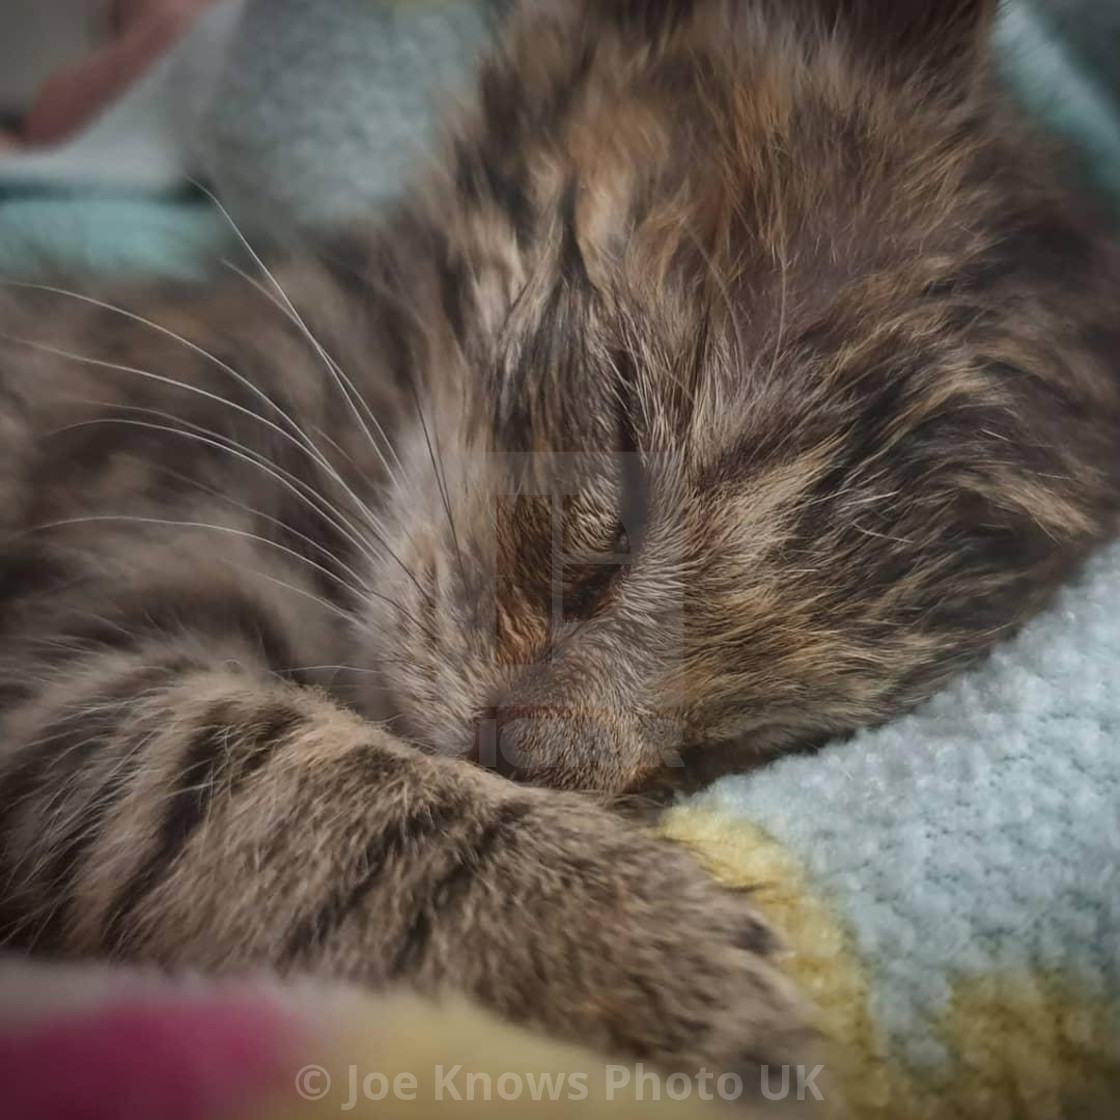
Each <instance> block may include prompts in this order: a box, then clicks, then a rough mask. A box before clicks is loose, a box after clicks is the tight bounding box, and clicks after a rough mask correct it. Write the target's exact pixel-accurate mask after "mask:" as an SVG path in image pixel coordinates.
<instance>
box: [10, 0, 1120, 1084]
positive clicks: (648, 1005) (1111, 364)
mask: <svg viewBox="0 0 1120 1120" xmlns="http://www.w3.org/2000/svg"><path fill="white" fill-rule="evenodd" d="M526 7H527V8H528V11H527V12H525V13H523V15H522V16H521V22H520V24H519V25H518V28H519V29H515V30H514V31H513V32H512V34H511V37H510V39H509V42H508V45H507V46H506V48H505V49H504V50H502V51H500V52H498V53H497V54H496V55H495V57H494V58H493V59H492V60H491V61H490V62H489V64H488V65H487V67H486V69H485V72H484V74H483V76H482V79H481V96H480V108H479V111H478V112H477V113H476V114H474V115H473V116H471V117H469V118H468V119H467V120H465V121H464V122H462V123H461V125H460V126H459V127H458V129H457V131H456V132H455V134H454V139H453V141H452V142H451V144H450V146H449V151H448V156H447V160H446V162H445V164H444V167H445V174H444V175H442V176H441V177H437V178H436V179H435V180H434V181H432V182H430V183H429V184H428V186H427V188H426V190H425V192H424V193H422V194H420V195H417V196H415V197H413V198H412V199H411V200H410V201H409V202H408V203H407V204H406V205H404V206H402V207H401V209H400V210H399V212H397V213H396V214H395V215H393V216H391V217H390V218H389V219H388V220H386V221H385V222H383V223H382V224H381V225H379V226H377V227H370V228H362V229H354V230H350V231H348V232H346V233H345V234H344V235H339V236H337V237H335V238H333V239H331V240H329V241H326V242H324V243H322V244H320V245H318V246H316V247H315V248H313V249H305V250H303V251H301V252H300V253H297V254H294V255H291V256H289V257H285V258H283V259H277V260H273V261H270V262H269V264H270V266H271V267H272V269H273V271H274V274H275V276H276V280H277V282H278V287H274V286H273V284H272V283H271V281H270V280H269V279H268V278H267V277H266V276H265V275H264V274H263V273H253V274H249V275H236V274H233V273H229V272H228V271H227V274H226V275H224V276H223V277H216V278H214V280H213V282H212V283H211V284H209V285H204V286H201V287H186V286H184V287H178V286H165V287H163V288H159V289H157V288H156V287H154V286H147V287H145V288H143V289H141V290H136V291H131V292H128V291H124V292H120V291H117V292H114V293H113V295H112V297H111V298H112V304H113V306H112V307H109V306H105V305H104V304H102V303H101V302H100V301H97V302H90V297H82V296H79V295H74V294H66V293H62V292H58V291H49V290H43V289H39V290H26V289H25V290H22V291H14V290H12V289H10V288H9V289H7V290H6V292H7V294H5V295H4V296H3V297H2V298H3V301H4V302H3V304H2V314H0V321H2V329H3V331H4V333H5V336H6V337H8V339H9V341H8V342H7V343H5V344H4V348H3V350H2V351H0V391H2V394H3V396H2V401H0V426H2V431H0V435H2V437H3V438H2V440H0V518H2V522H0V532H2V536H0V564H2V576H0V578H2V589H3V599H2V600H0V627H2V637H0V689H2V693H0V699H2V702H3V716H2V719H3V726H2V730H0V734H2V740H0V752H2V753H0V829H2V833H0V835H2V838H3V839H2V849H0V872H2V875H3V879H2V882H3V884H4V894H3V911H2V913H0V919H2V922H3V925H2V927H0V936H2V937H3V938H4V939H6V940H7V942H8V943H9V944H11V945H14V946H20V947H24V948H30V949H33V950H36V951H38V952H42V953H56V954H66V955H69V956H98V957H108V958H138V959H148V960H154V961H157V962H160V963H162V964H165V965H168V966H198V967H202V968H205V969H207V970H211V971H226V970H236V969H241V968H245V967H249V966H253V965H259V964H266V965H269V966H271V967H274V968H275V969H278V970H280V971H281V972H292V971H307V970H311V971H321V972H326V973H331V974H336V975H342V976H345V977H349V978H353V979H356V980H358V981H362V982H368V983H371V984H387V983H394V982H402V983H407V984H408V985H411V986H413V987H415V988H417V989H419V990H421V991H424V992H439V991H441V990H446V989H449V988H453V989H457V990H459V991H462V992H465V993H468V994H469V995H471V996H473V997H475V998H477V999H479V1000H481V1001H483V1002H485V1003H486V1004H488V1005H489V1006H491V1007H493V1008H495V1009H497V1010H498V1011H500V1012H502V1013H504V1014H505V1015H507V1016H509V1017H511V1018H513V1019H516V1020H521V1021H530V1022H534V1023H536V1024H539V1025H541V1026H543V1027H544V1028H546V1029H548V1030H550V1031H553V1032H555V1033H557V1034H560V1035H564V1036H568V1037H574V1038H576V1039H579V1040H581V1041H583V1042H585V1043H590V1044H593V1045H596V1046H598V1047H600V1048H602V1049H603V1050H607V1051H613V1052H617V1053H620V1054H625V1055H630V1056H633V1057H639V1058H643V1059H652V1060H655V1061H659V1062H661V1063H663V1064H665V1065H667V1066H670V1067H673V1068H678V1069H680V1068H683V1069H688V1068H694V1067H698V1066H700V1065H707V1066H709V1067H710V1068H720V1069H736V1070H743V1071H747V1072H748V1073H749V1071H750V1070H752V1069H753V1068H755V1067H756V1066H758V1065H759V1064H761V1063H764V1062H771V1063H775V1062H780V1061H782V1060H784V1059H786V1058H788V1057H789V1056H790V1055H793V1054H795V1053H797V1052H798V1051H799V1048H800V1046H801V1045H802V1043H803V1041H804V1037H805V1034H804V1032H803V1030H802V1028H801V1027H800V1025H799V1023H800V1019H799V1012H798V1011H797V1009H796V1000H795V999H794V997H793V996H792V995H791V994H790V992H789V991H788V990H787V987H786V985H785V983H784V982H783V981H782V980H781V979H780V976H779V974H778V972H777V971H776V970H775V969H774V967H773V965H772V964H771V963H770V960H769V959H768V957H769V955H770V953H771V950H772V948H773V944H774V942H773V939H772V937H771V935H770V934H769V932H768V931H767V930H766V928H765V927H764V925H763V924H762V923H761V922H760V921H759V920H758V919H757V917H756V916H755V914H754V911H753V910H752V908H751V906H750V904H749V901H748V900H747V899H746V898H744V897H742V896H740V895H735V894H731V893H727V892H724V891H722V890H721V889H720V888H718V887H717V886H716V885H715V884H714V883H713V882H712V881H711V880H709V879H708V878H707V877H706V875H705V874H704V873H703V872H702V871H701V870H700V869H699V868H698V866H697V864H696V863H695V862H694V860H693V859H692V858H691V857H690V856H689V855H688V854H687V853H685V852H684V851H681V850H678V849H675V848H673V847H669V846H667V845H665V844H663V843H661V842H659V841H656V840H654V839H652V838H650V837H649V836H648V835H647V834H646V833H645V832H643V831H642V830H640V829H639V828H637V827H635V826H633V825H631V824H629V823H626V822H625V821H623V820H622V819H621V818H620V817H617V816H615V815H612V814H611V813H610V812H608V811H607V809H606V808H604V807H601V805H599V804H598V803H597V802H596V801H594V800H589V799H587V797H586V796H581V795H580V794H579V793H577V792H556V790H555V788H553V789H548V788H545V787H562V788H563V789H567V790H571V791H580V790H582V791H598V792H599V793H600V794H602V793H610V794H615V793H621V792H627V791H631V790H634V789H638V788H641V787H643V786H646V785H648V784H649V783H650V782H652V781H654V780H656V779H657V778H658V776H659V775H660V774H661V773H662V772H663V770H664V768H665V762H666V761H675V756H676V755H677V754H681V755H683V756H686V757H687V756H698V760H699V761H701V762H702V759H703V757H704V756H705V754H708V755H709V756H711V752H712V751H714V750H715V749H716V747H717V745H719V744H724V745H726V744H732V745H734V747H735V749H736V750H738V751H739V752H742V751H749V752H752V753H753V755H754V756H755V757H757V756H758V755H759V754H760V753H767V752H772V751H776V750H780V749H786V748H791V747H796V746H799V745H803V744H805V743H809V742H812V741H814V740H816V739H817V738H819V737H821V736H824V735H829V734H834V733H840V732H845V731H848V730H850V729H854V728H857V727H860V726H862V725H865V724H869V723H873V722H876V721H880V720H883V719H885V718H887V717H889V716H891V715H892V714H894V713H896V712H899V711H901V710H904V709H906V708H908V707H910V706H911V705H913V704H914V703H916V702H917V701H919V700H920V699H922V698H923V697H925V696H927V695H928V694H929V693H930V692H931V690H933V689H935V688H937V687H938V686H939V685H940V684H941V682H943V681H944V680H945V679H946V678H947V677H948V676H949V675H950V674H952V673H953V672H955V671H957V670H958V669H959V668H960V667H961V666H963V665H965V664H967V663H968V662H969V661H970V660H971V659H972V658H974V657H975V656H976V655H978V654H979V653H981V652H982V651H984V650H986V649H987V648H989V647H990V646H991V645H992V643H993V642H995V641H996V640H998V639H999V638H1001V637H1002V636H1004V635H1006V634H1008V633H1010V632H1011V631H1013V630H1014V628H1015V627H1016V626H1018V625H1019V624H1020V623H1021V622H1022V621H1023V620H1024V619H1026V618H1027V617H1029V616H1030V615H1031V613H1032V612H1034V611H1035V610H1037V609H1038V607H1039V606H1040V605H1041V604H1042V603H1044V602H1045V601H1046V599H1047V596H1048V595H1049V594H1050V593H1051V591H1052V590H1053V588H1054V587H1055V585H1056V584H1057V583H1058V581H1059V580H1061V579H1062V577H1063V576H1064V575H1065V574H1066V573H1067V572H1068V571H1069V569H1070V568H1071V566H1072V565H1074V564H1076V563H1077V562H1078V560H1079V559H1081V558H1082V557H1083V556H1084V555H1085V553H1086V551H1087V550H1088V549H1089V548H1090V547H1091V546H1092V545H1093V544H1094V543H1095V542H1097V541H1099V540H1101V539H1102V538H1103V537H1105V536H1106V535H1107V534H1108V533H1109V532H1111V530H1112V528H1113V523H1114V518H1115V514H1116V509H1117V498H1118V484H1120V456H1118V455H1117V451H1116V448H1117V439H1118V437H1120V376H1118V371H1117V368H1116V365H1117V361H1118V355H1120V328H1118V327H1117V323H1118V322H1120V319H1118V317H1117V315H1116V306H1117V294H1118V293H1120V265H1118V259H1117V250H1116V247H1115V246H1114V245H1113V244H1111V243H1110V242H1109V240H1108V238H1107V236H1106V234H1105V233H1104V232H1103V231H1102V227H1101V226H1100V224H1099V223H1098V220H1097V219H1096V218H1095V217H1093V211H1092V206H1091V205H1090V204H1089V203H1087V202H1085V201H1084V200H1083V199H1080V198H1079V197H1075V196H1072V195H1070V194H1069V193H1068V192H1067V189H1066V188H1065V187H1061V186H1058V185H1057V184H1056V183H1055V180H1054V178H1053V174H1052V171H1051V166H1052V165H1053V164H1054V163H1055V160H1056V157H1055V155H1054V153H1052V152H1051V151H1050V150H1049V149H1047V148H1045V147H1043V146H1040V145H1039V144H1038V143H1037V142H1035V141H1033V140H1031V139H1030V138H1029V137H1028V136H1027V134H1026V132H1025V131H1024V128H1023V126H1022V124H1021V123H1020V121H1019V120H1018V118H1017V117H1016V115H1015V113H1014V112H1013V111H1012V110H1011V109H1010V108H1008V107H1007V106H1006V105H1005V104H1004V103H1003V101H1002V99H1001V97H1000V95H999V94H998V93H996V92H995V91H994V90H993V89H992V88H991V83H990V82H989V79H988V76H987V73H986V70H987V67H986V60H985V50H984V47H983V43H984V33H985V30H986V27H987V24H988V21H989V19H990V17H991V8H992V5H991V4H990V3H985V2H981V0H947V2H941V3H938V4H935V5H934V4H927V3H921V2H918V0H913V2H908V0H898V2H891V3H888V2H886V0H882V2H876V0H786V2H779V0H772V2H771V0H742V2H738V3H735V2H730V0H648V2H639V0H630V2H625V0H586V2H578V0H570V2H567V3H556V2H552V3H535V4H529V5H526ZM280 289H282V293H283V294H281V290H280ZM288 300H290V301H291V304H290V305H289V303H288ZM106 302H107V301H106ZM304 325H305V326H306V328H307V329H306V330H305V329H304ZM312 339H314V340H315V341H312ZM341 371H345V375H346V376H348V377H349V378H350V379H351V382H350V384H352V386H353V390H354V392H350V391H348V390H347V389H346V388H345V385H346V382H344V380H343V374H342V372H341ZM359 396H360V400H359V399H358V397H359ZM363 402H364V403H363ZM366 406H368V410H369V411H368V413H367V412H366ZM373 418H376V421H377V423H378V424H380V425H381V426H382V427H383V429H384V433H385V435H384V436H383V435H382V434H381V433H380V432H379V431H378V430H377V428H376V427H375V424H374V422H373ZM386 437H387V438H386ZM560 453H564V454H560ZM437 464H438V467H437ZM560 489H566V491H571V493H569V496H568V498H567V499H566V500H564V501H563V502H555V503H554V502H553V501H552V500H551V498H550V496H549V495H550V494H554V493H556V492H558V491H559V490H560ZM560 552H562V553H563V554H564V557H563V558H562V559H559V560H557V561H556V563H555V564H554V557H557V555H558V553H560ZM588 554H591V555H588ZM604 556H606V557H612V556H613V557H619V556H621V557H622V562H613V563H604V562H603V558H604ZM554 569H555V570H554ZM332 667H333V668H332ZM472 761H473V762H475V763H483V764H484V765H472V764H471V762H472ZM487 763H489V764H491V765H490V766H489V767H488V766H487V765H485V764H487ZM492 766H497V768H498V769H499V770H501V771H502V773H501V774H496V773H494V772H492V769H491V767H492ZM510 777H512V778H516V779H520V782H518V783H515V782H511V781H509V780H507V778H510ZM599 800H600V801H601V800H602V799H601V798H600V799H599Z"/></svg>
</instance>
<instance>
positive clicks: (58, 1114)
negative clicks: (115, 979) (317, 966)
mask: <svg viewBox="0 0 1120 1120" xmlns="http://www.w3.org/2000/svg"><path fill="white" fill-rule="evenodd" d="M294 1036H295V1029H294V1026H293V1024H292V1023H291V1022H290V1021H289V1020H287V1019H286V1018H284V1017H283V1016H282V1015H280V1014H279V1013H278V1012H277V1011H276V1009H275V1008H272V1007H270V1006H268V1005H267V1004H266V1003H263V1002H250V1001H247V1000H242V1001H237V1000H221V999H211V1000H205V1001H203V1000H200V1001H199V1002H197V1003H195V1002H182V1003H175V1004H171V1003H166V1002H164V1003H154V1002H153V1003H142V1004H140V1003H138V1004H129V1005H122V1006H117V1007H111V1008H107V1009H104V1010H101V1011H97V1012H93V1013H88V1014H84V1015H81V1016H67V1017H65V1018H60V1019H54V1020H51V1021H50V1022H49V1023H45V1024H39V1025H37V1026H34V1027H31V1028H28V1029H25V1030H18V1029H17V1030H6V1031H3V1032H0V1115H2V1116H4V1117H5V1120H149V1118H150V1120H220V1118H221V1117H224V1116H230V1115H234V1114H236V1113H237V1112H241V1111H244V1110H246V1108H247V1106H250V1105H252V1103H253V1101H254V1099H261V1098H263V1096H265V1095H267V1094H270V1093H278V1092H281V1091H283V1090H284V1089H285V1088H286V1087H287V1084H288V1082H289V1078H288V1077H287V1076H285V1070H286V1068H287V1067H286V1064H285V1063H286V1059H287V1057H288V1056H289V1055H290V1054H291V1052H292V1044H293V1040H294ZM262 1103H263V1101H262Z"/></svg>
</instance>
